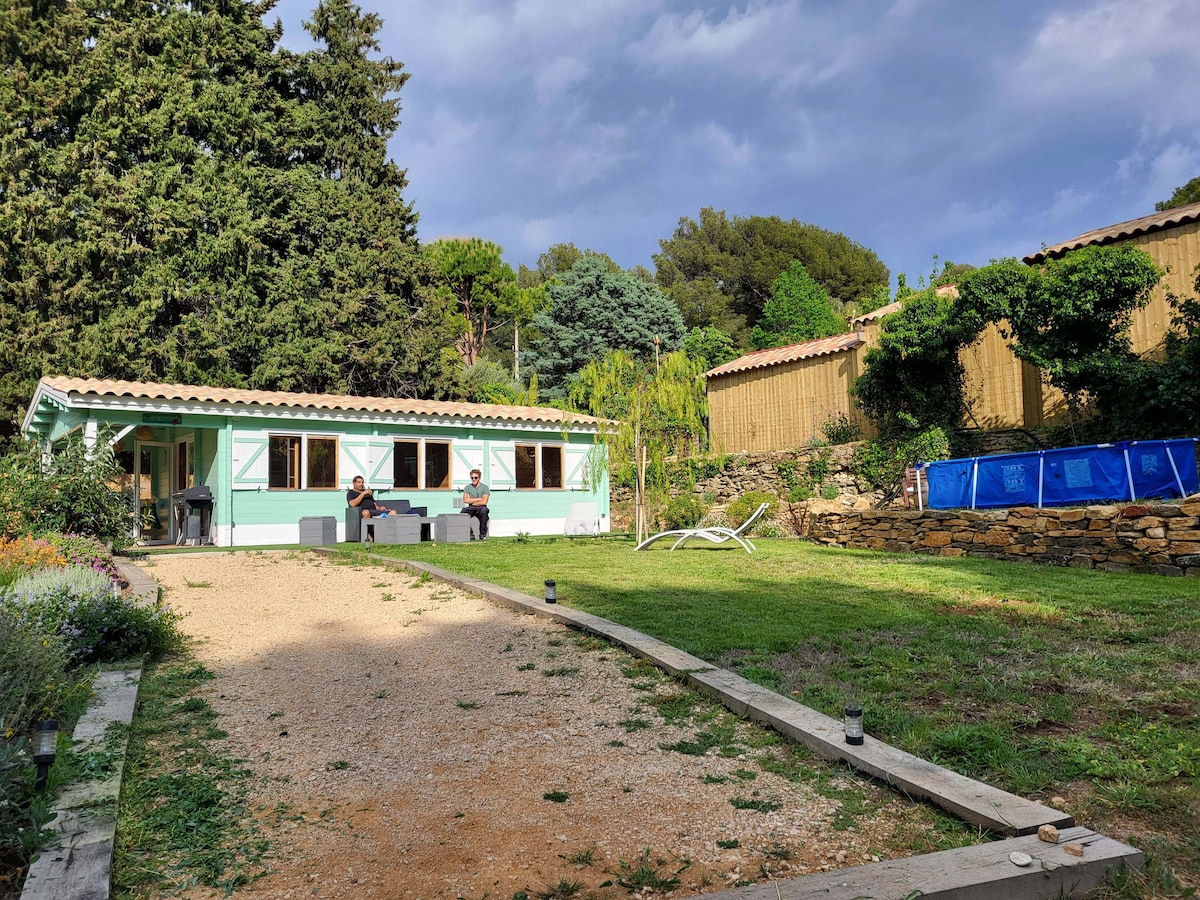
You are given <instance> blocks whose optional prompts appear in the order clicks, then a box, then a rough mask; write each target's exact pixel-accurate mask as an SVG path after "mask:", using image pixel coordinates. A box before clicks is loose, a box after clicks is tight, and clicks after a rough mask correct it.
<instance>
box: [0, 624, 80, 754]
mask: <svg viewBox="0 0 1200 900" xmlns="http://www.w3.org/2000/svg"><path fill="white" fill-rule="evenodd" d="M69 665H70V656H69V655H68V653H67V650H66V647H65V646H64V645H63V641H62V640H61V639H60V638H59V637H58V635H56V634H52V633H51V634H47V633H44V632H41V631H39V630H38V629H37V628H35V627H34V625H33V623H32V622H30V621H29V620H28V619H26V618H24V617H22V616H21V615H19V614H18V613H16V612H14V611H13V610H11V609H9V608H7V607H6V606H4V605H0V745H2V744H3V743H4V741H7V740H9V739H11V738H12V737H13V735H15V734H19V733H21V732H24V731H27V730H28V729H29V728H31V727H32V726H33V724H34V723H35V722H37V721H38V719H41V718H43V717H45V716H47V715H52V714H56V713H57V711H58V709H59V708H60V706H61V699H62V695H63V693H64V692H65V691H67V690H68V689H69V688H68V683H69V678H68V675H67V670H68V667H69Z"/></svg>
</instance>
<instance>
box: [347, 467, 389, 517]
mask: <svg viewBox="0 0 1200 900" xmlns="http://www.w3.org/2000/svg"><path fill="white" fill-rule="evenodd" d="M346 502H347V503H348V504H350V505H351V506H353V507H354V508H355V509H360V510H362V517H363V518H364V519H370V518H371V517H372V516H379V517H381V518H382V517H386V516H387V514H388V511H387V509H385V508H384V507H382V506H378V505H377V504H376V503H375V496H374V494H373V493H372V492H371V489H370V488H369V487H365V486H364V484H363V477H362V476H361V475H356V476H355V477H354V487H352V488H350V490H348V491H346Z"/></svg>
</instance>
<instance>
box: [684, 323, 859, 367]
mask: <svg viewBox="0 0 1200 900" xmlns="http://www.w3.org/2000/svg"><path fill="white" fill-rule="evenodd" d="M864 343H866V341H864V340H863V336H862V335H861V334H860V333H859V332H857V331H851V332H850V333H849V334H839V335H835V336H834V337H827V338H817V339H816V340H812V341H805V342H804V343H802V344H789V345H788V346H786V347H772V348H771V349H769V350H755V351H754V352H753V353H747V354H746V355H745V356H739V357H738V358H737V359H733V360H730V361H729V362H727V363H725V364H724V365H720V366H717V367H716V368H715V369H709V370H708V371H707V372H705V373H704V374H705V376H707V377H708V378H713V377H715V376H717V375H731V374H733V373H734V372H745V371H747V370H749V369H761V368H763V367H765V366H777V365H779V364H780V363H788V362H799V361H800V360H802V359H810V358H812V357H814V356H828V355H829V354H831V353H841V352H843V351H845V350H852V349H853V348H855V347H858V346H860V345H862V344H864Z"/></svg>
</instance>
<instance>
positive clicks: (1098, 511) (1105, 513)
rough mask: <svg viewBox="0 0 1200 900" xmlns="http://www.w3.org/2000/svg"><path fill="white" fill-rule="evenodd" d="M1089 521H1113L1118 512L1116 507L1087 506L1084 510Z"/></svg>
mask: <svg viewBox="0 0 1200 900" xmlns="http://www.w3.org/2000/svg"><path fill="white" fill-rule="evenodd" d="M1084 511H1085V512H1086V513H1087V517H1088V518H1089V519H1113V518H1116V516H1117V513H1118V512H1120V507H1117V506H1088V507H1085V508H1084Z"/></svg>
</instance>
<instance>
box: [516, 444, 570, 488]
mask: <svg viewBox="0 0 1200 900" xmlns="http://www.w3.org/2000/svg"><path fill="white" fill-rule="evenodd" d="M518 447H533V448H534V454H533V462H534V485H533V487H521V486H520V484H516V478H517V459H516V457H517V448H518ZM566 447H567V445H566V444H565V443H563V442H562V441H513V481H514V484H515V488H514V489H515V490H518V491H565V490H567V451H566ZM547 449H552V450H557V451H558V478H559V485H558V486H557V487H546V486H545V485H544V484H543V483H542V482H543V480H544V476H543V475H542V455H543V454H544V453H545V451H546V450H547Z"/></svg>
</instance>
